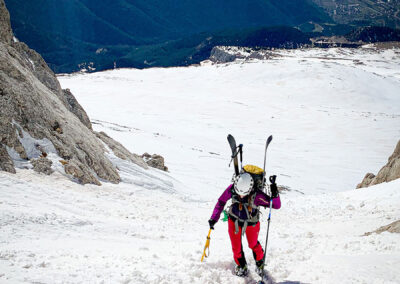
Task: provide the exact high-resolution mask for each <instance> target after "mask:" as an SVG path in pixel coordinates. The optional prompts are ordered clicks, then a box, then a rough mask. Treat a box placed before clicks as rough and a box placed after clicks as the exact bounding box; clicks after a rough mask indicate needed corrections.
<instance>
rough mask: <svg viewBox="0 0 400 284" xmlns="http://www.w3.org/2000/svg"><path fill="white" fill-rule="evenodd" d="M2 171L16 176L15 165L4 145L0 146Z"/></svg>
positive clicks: (0, 167)
mask: <svg viewBox="0 0 400 284" xmlns="http://www.w3.org/2000/svg"><path fill="white" fill-rule="evenodd" d="M0 170H2V171H6V172H9V173H13V174H15V168H14V163H13V161H12V160H11V159H10V156H9V155H8V153H7V149H6V147H5V146H4V145H2V144H0Z"/></svg>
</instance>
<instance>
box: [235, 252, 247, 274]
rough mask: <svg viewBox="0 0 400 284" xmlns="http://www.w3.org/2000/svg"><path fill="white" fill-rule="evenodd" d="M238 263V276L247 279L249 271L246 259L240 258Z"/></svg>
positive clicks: (236, 270) (236, 269) (236, 271)
mask: <svg viewBox="0 0 400 284" xmlns="http://www.w3.org/2000/svg"><path fill="white" fill-rule="evenodd" d="M238 262H239V265H237V266H236V268H235V274H236V276H240V277H246V276H247V274H249V270H248V269H247V262H246V258H245V257H244V256H242V257H241V258H238Z"/></svg>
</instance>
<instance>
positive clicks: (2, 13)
mask: <svg viewBox="0 0 400 284" xmlns="http://www.w3.org/2000/svg"><path fill="white" fill-rule="evenodd" d="M12 40H13V33H12V30H11V24H10V14H9V13H8V10H7V8H6V5H5V4H4V1H3V0H0V42H3V43H6V44H10V43H11V42H12Z"/></svg>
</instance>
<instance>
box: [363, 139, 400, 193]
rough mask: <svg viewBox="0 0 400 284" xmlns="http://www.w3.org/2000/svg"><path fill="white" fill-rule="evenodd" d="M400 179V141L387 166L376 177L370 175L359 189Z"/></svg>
mask: <svg viewBox="0 0 400 284" xmlns="http://www.w3.org/2000/svg"><path fill="white" fill-rule="evenodd" d="M398 178H400V140H399V142H397V145H396V148H395V149H394V152H393V154H392V155H391V156H390V157H389V159H388V162H387V164H386V165H385V166H384V167H383V168H382V169H381V170H380V171H379V173H378V174H377V175H376V176H375V175H374V174H371V173H368V174H367V175H366V176H365V177H364V179H363V181H362V182H361V183H360V184H358V185H357V188H362V187H368V186H371V185H374V184H379V183H382V182H389V181H392V180H395V179H398Z"/></svg>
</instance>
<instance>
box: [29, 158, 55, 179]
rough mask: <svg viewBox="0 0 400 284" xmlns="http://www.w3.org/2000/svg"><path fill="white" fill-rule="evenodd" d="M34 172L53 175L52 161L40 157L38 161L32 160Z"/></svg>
mask: <svg viewBox="0 0 400 284" xmlns="http://www.w3.org/2000/svg"><path fill="white" fill-rule="evenodd" d="M31 163H32V165H33V170H34V171H35V172H38V173H42V174H45V175H51V174H52V173H53V170H52V169H51V165H52V164H53V162H52V161H50V160H49V159H47V158H45V157H39V158H38V159H32V160H31Z"/></svg>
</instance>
